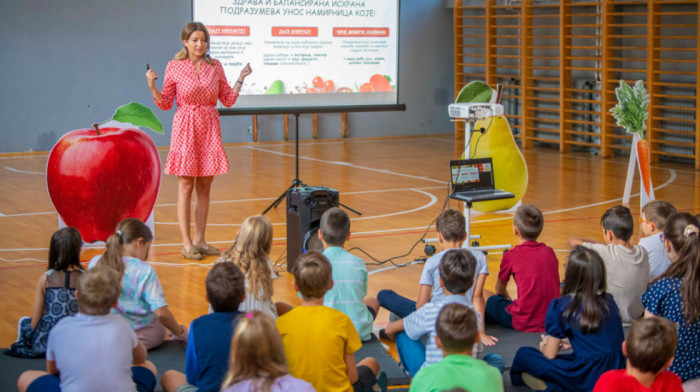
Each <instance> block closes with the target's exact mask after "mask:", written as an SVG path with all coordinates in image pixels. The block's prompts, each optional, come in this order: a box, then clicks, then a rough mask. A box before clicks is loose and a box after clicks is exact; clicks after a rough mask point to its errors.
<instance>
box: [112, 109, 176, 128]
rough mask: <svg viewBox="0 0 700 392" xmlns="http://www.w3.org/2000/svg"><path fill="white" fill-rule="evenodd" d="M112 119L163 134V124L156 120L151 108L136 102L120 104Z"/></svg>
mask: <svg viewBox="0 0 700 392" xmlns="http://www.w3.org/2000/svg"><path fill="white" fill-rule="evenodd" d="M112 120H115V121H119V122H125V123H130V124H134V125H136V126H137V127H147V128H151V129H152V130H153V131H154V132H157V133H160V134H161V135H162V134H163V124H162V123H161V122H160V120H158V117H156V115H155V114H153V112H152V111H151V109H149V108H147V107H145V106H143V105H141V104H140V103H137V102H131V103H128V104H126V105H124V106H120V107H119V108H118V109H117V111H116V112H114V116H113V117H112Z"/></svg>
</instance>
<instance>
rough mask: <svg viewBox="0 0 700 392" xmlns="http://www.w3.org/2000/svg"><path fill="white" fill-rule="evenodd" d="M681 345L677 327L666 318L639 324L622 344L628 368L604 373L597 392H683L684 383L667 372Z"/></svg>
mask: <svg viewBox="0 0 700 392" xmlns="http://www.w3.org/2000/svg"><path fill="white" fill-rule="evenodd" d="M677 344H678V332H677V331H676V326H675V325H674V324H673V323H672V322H670V321H668V320H666V319H665V318H663V317H648V318H643V319H639V320H637V321H635V322H634V324H632V327H631V328H630V332H629V334H628V335H627V340H626V341H624V342H622V352H623V353H624V354H625V355H626V356H627V368H626V369H619V370H610V371H608V372H605V373H603V375H602V376H600V378H599V379H598V382H597V383H596V384H595V388H593V392H637V391H640V392H657V391H658V392H661V391H664V392H683V386H682V384H681V379H680V378H679V377H678V376H676V375H675V374H673V373H671V372H669V371H668V370H667V369H668V368H669V366H671V362H673V355H674V353H675V352H676V345H677Z"/></svg>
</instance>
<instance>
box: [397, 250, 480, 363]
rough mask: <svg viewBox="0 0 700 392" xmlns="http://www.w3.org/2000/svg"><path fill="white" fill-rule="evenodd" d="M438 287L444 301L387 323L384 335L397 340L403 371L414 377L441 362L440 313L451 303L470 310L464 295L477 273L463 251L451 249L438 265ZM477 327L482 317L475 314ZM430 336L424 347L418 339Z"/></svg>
mask: <svg viewBox="0 0 700 392" xmlns="http://www.w3.org/2000/svg"><path fill="white" fill-rule="evenodd" d="M439 268H440V287H441V288H442V290H443V293H444V294H445V296H444V297H439V298H434V299H433V300H432V301H431V302H428V303H426V304H425V305H423V306H422V307H420V308H419V309H418V310H416V311H415V312H413V313H411V314H409V315H408V316H406V317H405V318H402V319H400V320H397V321H393V322H391V323H389V325H387V327H386V330H385V332H386V334H387V335H389V337H390V338H394V337H395V339H396V349H397V350H398V351H399V358H400V359H401V363H402V364H403V365H404V368H405V369H406V370H408V371H409V373H411V375H412V376H415V375H416V373H418V370H419V369H421V368H422V367H425V366H428V365H431V364H433V363H437V362H440V361H441V360H442V358H443V353H442V351H441V350H440V349H439V348H438V347H437V345H436V344H435V336H437V333H436V331H435V322H436V321H437V317H438V314H439V313H440V309H442V307H443V306H445V305H447V304H451V303H458V304H461V305H464V306H466V307H468V308H470V309H473V307H472V304H471V301H470V300H469V299H467V297H466V296H465V294H466V293H467V290H469V288H470V287H471V285H472V282H473V280H474V272H475V270H476V259H475V258H474V255H472V253H471V252H469V251H468V250H466V249H451V250H449V251H447V252H446V253H445V255H444V256H443V258H442V262H441V263H440V267H439ZM476 317H477V321H478V324H477V325H482V322H483V321H482V318H481V317H482V316H481V314H479V313H478V312H476ZM424 335H429V336H428V340H427V345H426V344H424V343H423V342H422V341H421V340H420V339H421V337H422V336H424Z"/></svg>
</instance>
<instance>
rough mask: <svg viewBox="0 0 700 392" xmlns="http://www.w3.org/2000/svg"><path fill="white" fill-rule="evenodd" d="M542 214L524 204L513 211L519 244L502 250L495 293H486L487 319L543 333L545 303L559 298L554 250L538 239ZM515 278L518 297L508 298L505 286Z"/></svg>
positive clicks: (519, 329) (511, 326)
mask: <svg viewBox="0 0 700 392" xmlns="http://www.w3.org/2000/svg"><path fill="white" fill-rule="evenodd" d="M543 226H544V217H543V216H542V212H540V210H539V209H537V207H535V206H532V205H529V204H523V205H521V206H520V207H518V209H517V210H516V211H515V216H514V217H513V233H514V234H515V236H516V237H518V241H519V242H520V244H519V245H517V246H515V247H514V248H513V249H511V250H509V251H508V252H505V253H503V259H502V260H501V269H500V271H499V272H498V280H497V281H496V293H495V295H489V294H492V293H490V292H488V291H487V292H486V294H485V295H486V296H487V300H486V322H488V323H492V324H500V325H502V326H504V327H508V328H513V329H515V330H516V331H521V332H544V319H545V317H546V315H547V306H549V304H550V303H551V302H552V300H553V299H555V298H559V295H560V294H559V261H558V260H557V256H556V255H555V254H554V250H552V248H550V247H549V246H547V245H545V244H544V243H542V242H537V238H538V237H539V236H540V233H542V227H543ZM511 276H512V277H513V280H515V285H516V287H517V289H518V298H516V299H515V301H513V300H511V299H510V296H509V295H508V292H507V291H506V286H507V285H508V280H510V277H511Z"/></svg>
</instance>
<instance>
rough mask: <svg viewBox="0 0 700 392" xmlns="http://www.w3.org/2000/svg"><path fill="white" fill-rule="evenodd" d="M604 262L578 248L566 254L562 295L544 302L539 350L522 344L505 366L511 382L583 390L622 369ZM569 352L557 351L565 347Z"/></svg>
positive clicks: (619, 328) (616, 313)
mask: <svg viewBox="0 0 700 392" xmlns="http://www.w3.org/2000/svg"><path fill="white" fill-rule="evenodd" d="M605 282H606V279H605V264H604V263H603V260H602V259H601V257H600V256H599V255H598V253H596V252H595V251H593V250H591V249H588V248H585V247H583V246H577V247H575V248H574V250H573V251H572V252H571V254H570V255H569V260H568V262H567V263H566V273H565V275H564V288H563V291H562V297H561V298H557V299H555V300H554V301H552V303H551V304H550V305H549V309H548V310H547V319H546V320H545V331H546V332H547V334H548V335H549V336H546V335H542V341H541V342H540V347H539V350H538V349H536V348H534V347H521V348H520V349H518V351H517V352H516V354H515V358H514V359H513V365H512V367H511V370H510V378H511V382H512V384H513V385H515V386H523V385H525V384H527V386H529V387H530V388H532V389H534V390H536V391H542V390H557V391H558V390H568V391H573V392H587V391H590V390H591V389H593V386H594V385H595V383H596V381H597V380H598V377H600V375H601V374H603V373H605V372H606V371H608V370H612V369H622V368H623V367H624V365H625V357H624V355H623V354H622V341H623V340H624V339H625V337H624V334H623V332H622V320H621V319H620V311H619V310H618V309H617V305H616V304H615V300H614V299H613V297H612V295H610V294H608V293H606V290H605ZM564 339H569V341H570V345H571V348H572V349H573V351H574V352H573V353H571V354H559V350H561V349H563V348H564V347H566V346H568V345H567V344H564V343H563V341H564Z"/></svg>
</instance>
